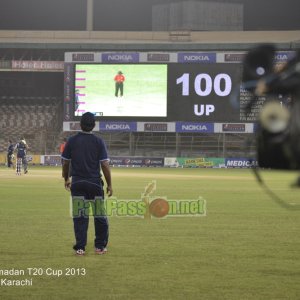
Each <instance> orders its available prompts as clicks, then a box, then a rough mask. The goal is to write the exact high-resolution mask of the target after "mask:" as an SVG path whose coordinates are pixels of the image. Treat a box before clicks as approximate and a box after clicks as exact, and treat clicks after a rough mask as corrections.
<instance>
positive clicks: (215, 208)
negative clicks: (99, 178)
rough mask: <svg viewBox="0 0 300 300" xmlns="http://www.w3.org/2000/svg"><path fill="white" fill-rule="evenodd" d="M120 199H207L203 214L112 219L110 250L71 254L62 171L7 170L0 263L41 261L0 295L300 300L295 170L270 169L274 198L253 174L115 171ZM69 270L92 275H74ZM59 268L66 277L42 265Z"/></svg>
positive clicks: (2, 181) (0, 188)
mask: <svg viewBox="0 0 300 300" xmlns="http://www.w3.org/2000/svg"><path fill="white" fill-rule="evenodd" d="M112 176H113V185H114V192H115V196H116V197H117V198H118V199H136V200H139V199H140V198H141V193H142V192H143V190H144V187H145V186H146V185H147V183H149V182H150V181H151V180H156V183H157V190H156V192H155V195H158V196H167V198H168V199H169V200H171V199H176V200H185V199H197V198H198V197H199V196H202V197H203V198H204V199H205V200H206V203H207V214H206V216H203V217H169V218H165V219H155V220H144V219H141V218H129V217H128V218H120V217H111V218H110V242H109V253H108V254H107V255H102V256H96V255H95V254H94V252H93V232H94V230H93V226H92V222H91V223H90V230H89V241H88V247H87V254H86V256H84V257H76V256H75V255H74V254H73V250H72V245H73V228H72V219H71V217H70V207H69V194H68V192H67V191H65V190H64V188H63V180H62V178H61V172H60V169H59V168H47V167H35V168H33V167H32V168H31V169H30V172H29V174H28V175H26V176H24V175H22V176H20V177H16V175H15V174H14V173H13V171H11V170H7V169H6V168H4V167H2V168H0V193H1V197H0V207H1V210H0V214H1V218H0V228H1V247H0V249H1V258H0V259H1V260H0V261H1V263H0V264H1V267H0V269H1V270H5V269H13V268H14V269H21V270H27V268H41V269H42V270H43V271H44V274H43V275H40V276H29V275H25V276H8V275H7V276H0V279H1V278H2V279H3V278H8V279H24V278H32V279H33V281H32V282H33V284H32V286H25V287H16V286H10V287H9V286H0V295H1V296H0V297H1V299H268V300H269V299H300V286H299V280H300V239H299V236H300V234H299V229H300V210H299V205H300V191H298V190H297V189H294V190H292V189H290V188H289V184H290V183H291V182H292V181H293V180H294V179H295V176H294V175H293V174H289V173H271V172H267V173H266V174H264V176H265V178H266V180H267V182H268V184H269V185H270V186H271V187H272V188H273V189H274V191H275V192H276V193H277V194H278V195H279V196H280V197H282V199H283V201H284V203H283V204H284V205H282V203H277V202H276V201H273V200H272V199H271V198H270V197H269V196H268V195H266V194H265V193H264V192H263V191H262V190H261V188H260V187H259V185H258V184H257V183H256V181H255V179H254V177H253V175H252V173H251V171H249V170H239V169H231V170H229V169H158V168H157V169H156V168H153V169H149V168H147V169H143V168H141V169H138V168H124V169H116V168H113V169H112ZM285 206H286V207H285ZM67 268H74V269H80V272H81V273H82V272H83V271H82V270H83V269H84V270H85V272H86V275H78V274H77V275H73V276H67V275H66V274H65V270H66V269H67ZM47 269H48V270H49V269H52V270H62V271H63V275H62V276H60V277H58V276H55V275H46V274H45V271H46V270H47Z"/></svg>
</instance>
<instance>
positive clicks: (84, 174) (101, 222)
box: [61, 112, 113, 255]
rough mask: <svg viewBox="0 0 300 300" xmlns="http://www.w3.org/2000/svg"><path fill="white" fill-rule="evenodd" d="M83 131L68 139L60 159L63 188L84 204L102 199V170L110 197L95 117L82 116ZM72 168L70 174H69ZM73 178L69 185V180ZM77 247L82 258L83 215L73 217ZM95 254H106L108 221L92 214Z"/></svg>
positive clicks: (85, 219) (86, 220)
mask: <svg viewBox="0 0 300 300" xmlns="http://www.w3.org/2000/svg"><path fill="white" fill-rule="evenodd" d="M80 126H81V129H82V131H81V132H78V133H77V134H76V135H74V136H72V137H70V138H69V139H68V141H67V143H66V146H65V149H64V151H63V153H62V155H61V157H62V159H63V167H62V168H63V177H64V180H65V183H64V185H65V188H66V189H67V190H71V195H72V199H74V198H75V197H82V198H83V199H85V200H89V201H90V200H93V199H96V198H102V199H103V198H104V192H103V181H102V180H101V170H102V172H103V174H104V178H105V181H106V184H107V188H106V191H107V194H108V196H111V195H112V194H113V190H112V182H111V173H110V167H109V158H108V155H107V150H106V146H105V143H104V141H103V140H102V139H101V138H99V137H97V136H95V135H94V134H93V133H92V130H93V129H94V127H95V117H94V115H93V114H92V113H90V112H87V113H84V114H83V115H82V117H81V120H80ZM70 165H71V174H69V172H70V171H69V170H70ZM70 177H72V181H71V180H70ZM73 223H74V232H75V239H76V243H75V245H74V246H73V249H74V250H75V254H77V255H84V254H85V247H86V243H87V231H88V224H89V218H88V216H87V215H85V214H83V215H80V216H74V215H73ZM94 227H95V240H94V246H95V253H96V254H105V253H106V252H107V248H106V246H107V243H108V220H107V217H106V216H105V215H96V214H94Z"/></svg>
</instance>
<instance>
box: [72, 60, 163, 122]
mask: <svg viewBox="0 0 300 300" xmlns="http://www.w3.org/2000/svg"><path fill="white" fill-rule="evenodd" d="M74 95H75V103H74V105H75V107H74V116H81V115H82V114H83V113H85V112H87V111H89V112H92V113H94V114H95V115H96V116H103V117H125V118H126V117H167V65H166V64H151V65H149V64H76V65H75V84H74Z"/></svg>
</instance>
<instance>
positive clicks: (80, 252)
mask: <svg viewBox="0 0 300 300" xmlns="http://www.w3.org/2000/svg"><path fill="white" fill-rule="evenodd" d="M75 254H76V255H77V256H83V255H84V254H85V251H84V250H82V249H78V250H76V252H75Z"/></svg>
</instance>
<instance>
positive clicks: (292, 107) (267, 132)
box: [242, 45, 300, 170]
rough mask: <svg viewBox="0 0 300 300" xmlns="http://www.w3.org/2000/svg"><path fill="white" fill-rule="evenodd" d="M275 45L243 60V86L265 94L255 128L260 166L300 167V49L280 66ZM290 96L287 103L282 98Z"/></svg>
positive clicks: (252, 53) (288, 168)
mask: <svg viewBox="0 0 300 300" xmlns="http://www.w3.org/2000/svg"><path fill="white" fill-rule="evenodd" d="M275 50H276V49H275V47H274V46H273V45H261V46H258V47H256V48H254V49H253V50H250V51H249V52H248V53H247V55H246V57H245V59H244V69H243V80H242V81H243V83H242V85H243V87H244V88H245V89H247V90H249V91H250V92H251V93H252V95H253V99H252V101H251V103H250V105H249V107H248V109H249V112H250V111H251V107H252V106H253V104H255V101H256V100H257V98H258V97H259V96H266V98H267V100H266V101H265V103H264V105H263V107H262V108H261V111H260V114H259V120H258V124H257V127H256V150H257V160H258V166H259V167H261V168H271V169H283V170H300V52H299V51H298V52H296V55H295V57H294V58H293V59H291V60H290V61H288V62H287V63H286V64H285V65H283V66H280V67H278V65H276V64H275V63H274V61H275V59H274V57H275ZM282 98H286V99H289V101H288V105H286V104H283V103H282V101H280V99H282Z"/></svg>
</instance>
